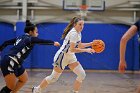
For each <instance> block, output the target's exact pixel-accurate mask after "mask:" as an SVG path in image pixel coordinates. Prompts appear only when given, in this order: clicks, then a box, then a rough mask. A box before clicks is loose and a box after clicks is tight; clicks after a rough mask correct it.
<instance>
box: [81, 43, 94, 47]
mask: <svg viewBox="0 0 140 93" xmlns="http://www.w3.org/2000/svg"><path fill="white" fill-rule="evenodd" d="M91 45H92V42H90V43H81V45H80V46H79V47H80V48H85V47H89V46H91Z"/></svg>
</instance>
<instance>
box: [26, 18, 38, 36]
mask: <svg viewBox="0 0 140 93" xmlns="http://www.w3.org/2000/svg"><path fill="white" fill-rule="evenodd" d="M35 27H36V25H34V24H32V23H31V22H30V20H26V26H25V28H24V32H25V33H29V32H30V31H34V30H35Z"/></svg>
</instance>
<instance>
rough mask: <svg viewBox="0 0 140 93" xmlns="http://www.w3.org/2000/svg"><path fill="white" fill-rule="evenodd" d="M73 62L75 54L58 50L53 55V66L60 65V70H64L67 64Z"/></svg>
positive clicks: (75, 59)
mask: <svg viewBox="0 0 140 93" xmlns="http://www.w3.org/2000/svg"><path fill="white" fill-rule="evenodd" d="M74 62H77V58H76V56H75V54H70V53H64V52H59V51H58V52H57V53H56V54H55V56H54V63H53V66H57V67H60V68H61V69H62V70H64V69H65V67H66V66H67V65H68V64H71V63H74Z"/></svg>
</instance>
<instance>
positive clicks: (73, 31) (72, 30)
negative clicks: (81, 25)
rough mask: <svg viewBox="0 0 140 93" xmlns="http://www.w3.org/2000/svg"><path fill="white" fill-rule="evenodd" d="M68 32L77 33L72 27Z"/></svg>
mask: <svg viewBox="0 0 140 93" xmlns="http://www.w3.org/2000/svg"><path fill="white" fill-rule="evenodd" d="M69 33H70V34H77V31H76V30H75V28H72V29H71V30H70V32H69Z"/></svg>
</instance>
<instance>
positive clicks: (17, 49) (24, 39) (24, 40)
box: [0, 20, 60, 93]
mask: <svg viewBox="0 0 140 93" xmlns="http://www.w3.org/2000/svg"><path fill="white" fill-rule="evenodd" d="M24 32H25V34H24V35H22V36H19V37H17V38H15V39H11V40H8V41H5V42H4V43H3V44H2V45H1V46H0V51H2V50H3V49H4V48H5V47H6V46H7V45H14V46H13V47H12V48H11V49H10V50H9V52H8V53H7V54H6V55H5V56H4V58H3V59H2V60H1V71H2V74H3V76H4V79H5V83H6V86H4V87H3V88H2V89H1V90H0V93H11V92H12V93H17V92H18V91H19V90H20V89H21V88H22V87H23V85H24V84H25V83H26V81H27V80H28V74H27V72H26V70H25V68H24V67H23V66H22V63H23V61H24V59H25V58H27V56H28V55H29V53H30V52H31V50H32V48H33V47H34V45H35V44H43V45H54V46H60V44H59V43H58V42H54V41H51V40H44V39H39V38H37V36H38V30H37V27H36V25H34V24H32V23H31V22H30V21H29V20H27V21H26V27H25V29H24ZM17 79H18V81H17Z"/></svg>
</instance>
